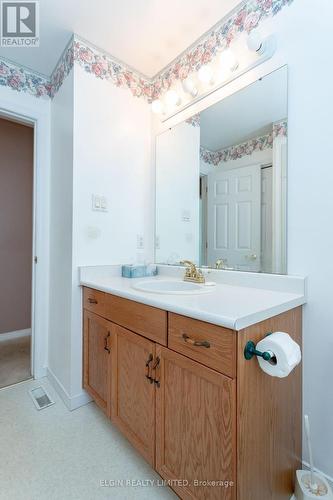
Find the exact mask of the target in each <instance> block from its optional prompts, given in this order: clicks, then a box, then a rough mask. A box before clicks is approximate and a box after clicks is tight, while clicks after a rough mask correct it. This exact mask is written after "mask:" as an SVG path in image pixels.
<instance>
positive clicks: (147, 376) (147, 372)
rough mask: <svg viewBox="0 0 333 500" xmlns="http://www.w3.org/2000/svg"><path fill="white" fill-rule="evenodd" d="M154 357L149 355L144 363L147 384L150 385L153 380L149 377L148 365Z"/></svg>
mask: <svg viewBox="0 0 333 500" xmlns="http://www.w3.org/2000/svg"><path fill="white" fill-rule="evenodd" d="M153 359H154V357H153V355H152V354H151V353H150V354H149V356H148V359H147V361H146V378H147V379H148V380H149V382H150V383H151V384H152V383H153V382H154V379H153V378H152V377H151V376H150V363H151V362H152V361H153Z"/></svg>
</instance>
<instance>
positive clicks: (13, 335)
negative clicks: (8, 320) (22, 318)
mask: <svg viewBox="0 0 333 500" xmlns="http://www.w3.org/2000/svg"><path fill="white" fill-rule="evenodd" d="M30 335H31V328H26V329H25V330H16V331H14V332H7V333H0V342H1V341H3V340H12V339H19V338H21V337H29V336H30Z"/></svg>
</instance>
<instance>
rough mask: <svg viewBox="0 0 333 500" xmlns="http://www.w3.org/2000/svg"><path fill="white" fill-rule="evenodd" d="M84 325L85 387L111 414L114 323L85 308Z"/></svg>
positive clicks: (108, 413) (106, 411)
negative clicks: (111, 354)
mask: <svg viewBox="0 0 333 500" xmlns="http://www.w3.org/2000/svg"><path fill="white" fill-rule="evenodd" d="M83 325H84V336H83V387H84V389H85V390H86V391H87V392H88V393H89V394H90V396H91V397H92V398H93V399H94V400H95V402H96V403H97V404H98V405H99V406H100V407H101V408H102V409H103V410H104V412H105V413H106V414H107V415H110V374H111V356H110V353H111V349H112V323H110V322H109V321H107V320H105V319H103V318H101V317H100V316H97V315H96V314H94V313H92V312H90V311H87V310H85V311H84V317H83Z"/></svg>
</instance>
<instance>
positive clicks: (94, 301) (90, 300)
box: [88, 297, 98, 304]
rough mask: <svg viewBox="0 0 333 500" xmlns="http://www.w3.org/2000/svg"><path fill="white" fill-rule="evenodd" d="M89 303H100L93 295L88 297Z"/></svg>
mask: <svg viewBox="0 0 333 500" xmlns="http://www.w3.org/2000/svg"><path fill="white" fill-rule="evenodd" d="M88 302H89V304H98V302H97V300H96V299H92V298H91V297H89V298H88Z"/></svg>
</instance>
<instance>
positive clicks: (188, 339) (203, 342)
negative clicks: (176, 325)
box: [183, 333, 210, 348]
mask: <svg viewBox="0 0 333 500" xmlns="http://www.w3.org/2000/svg"><path fill="white" fill-rule="evenodd" d="M183 339H184V342H186V344H190V345H194V346H195V347H207V348H208V347H210V343H209V342H208V340H194V339H191V337H189V336H188V335H186V333H183Z"/></svg>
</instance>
